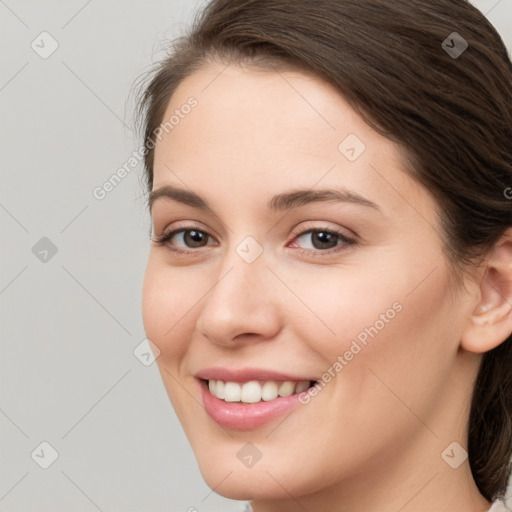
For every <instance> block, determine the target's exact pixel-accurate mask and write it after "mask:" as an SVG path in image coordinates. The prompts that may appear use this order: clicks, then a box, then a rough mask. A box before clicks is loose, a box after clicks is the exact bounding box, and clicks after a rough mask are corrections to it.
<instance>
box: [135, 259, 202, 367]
mask: <svg viewBox="0 0 512 512" xmlns="http://www.w3.org/2000/svg"><path fill="white" fill-rule="evenodd" d="M201 295H202V294H201V292H200V287H199V286H197V285H194V280H193V277H192V276H190V275H187V273H186V272H180V271H179V270H177V271H172V269H170V268H169V267H165V266H162V265H161V264H159V263H158V261H156V258H152V257H151V256H150V258H149V260H148V264H147V267H146V272H145V275H144V282H143V288H142V320H143V325H144V330H145V332H146V336H147V337H148V338H149V339H150V340H151V341H153V342H154V343H155V344H156V345H157V347H158V348H159V349H160V351H161V357H159V358H158V360H157V361H158V362H161V361H166V363H167V362H169V361H173V362H177V361H179V360H180V359H181V358H182V357H183V355H184V353H185V352H186V349H187V343H188V338H187V335H186V334H185V333H186V332H187V331H188V330H190V328H191V327H190V319H191V317H192V316H193V310H194V308H195V307H196V306H197V305H198V301H199V300H200V298H201Z"/></svg>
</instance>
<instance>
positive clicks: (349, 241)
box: [152, 226, 357, 257]
mask: <svg viewBox="0 0 512 512" xmlns="http://www.w3.org/2000/svg"><path fill="white" fill-rule="evenodd" d="M186 231H198V232H200V233H203V234H204V235H206V236H208V237H211V235H209V234H208V233H207V232H206V231H204V230H202V229H198V228H196V227H194V226H189V227H181V228H178V229H174V230H171V231H169V232H164V233H162V235H160V236H155V237H153V238H152V241H153V242H155V243H156V244H157V245H158V246H165V247H166V248H167V249H168V250H169V251H171V252H173V253H176V254H193V253H197V249H188V250H187V249H183V248H178V247H172V246H170V245H167V242H169V241H170V240H171V239H172V238H173V237H174V236H175V235H177V234H178V233H182V232H186ZM316 232H321V233H327V234H330V235H334V236H336V237H338V239H339V241H340V242H342V243H341V244H339V245H336V246H334V247H332V248H330V249H325V250H322V249H304V248H301V247H298V248H296V249H295V250H297V251H299V253H300V254H302V255H304V256H315V257H322V256H327V255H331V254H333V253H337V252H341V251H342V250H346V249H347V248H348V247H352V246H356V245H357V241H356V240H355V239H353V238H350V237H348V236H346V235H344V234H343V233H340V232H339V231H336V230H335V229H329V228H309V229H303V230H302V231H299V230H297V231H293V232H292V233H293V235H294V238H293V240H295V239H297V238H299V237H300V236H302V235H305V234H307V233H316ZM198 249H199V248H198ZM200 249H203V247H200Z"/></svg>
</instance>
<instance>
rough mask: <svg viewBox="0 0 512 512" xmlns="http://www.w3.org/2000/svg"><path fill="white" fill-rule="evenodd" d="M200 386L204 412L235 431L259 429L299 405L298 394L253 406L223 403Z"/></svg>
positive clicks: (205, 385)
mask: <svg viewBox="0 0 512 512" xmlns="http://www.w3.org/2000/svg"><path fill="white" fill-rule="evenodd" d="M200 386H201V396H202V399H203V404H204V408H205V409H206V412H207V413H208V414H209V415H210V417H211V418H212V419H213V420H214V421H215V422H216V423H218V424H219V425H221V426H222V427H225V428H231V429H235V430H252V429H255V428H258V427H261V426H263V425H265V424H267V423H270V422H271V421H273V420H275V419H277V418H279V417H280V416H283V415H284V414H285V413H287V412H288V411H290V410H291V409H293V408H294V407H295V406H297V405H298V404H299V403H300V402H299V400H298V398H299V395H298V394H295V395H291V396H286V397H278V398H275V399H274V400H270V401H268V402H264V401H262V402H257V403H254V404H245V403H242V402H225V401H224V400H221V399H220V398H217V397H216V396H213V395H212V394H211V393H210V391H209V389H208V385H207V383H206V382H205V381H200Z"/></svg>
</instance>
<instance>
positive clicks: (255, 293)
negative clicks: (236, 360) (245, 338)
mask: <svg viewBox="0 0 512 512" xmlns="http://www.w3.org/2000/svg"><path fill="white" fill-rule="evenodd" d="M268 278H269V271H268V269H267V267H266V260H265V257H264V254H263V247H262V246H261V245H260V244H259V243H258V242H256V240H255V239H253V238H252V237H246V239H244V240H242V242H240V243H239V244H238V245H237V246H235V247H233V248H231V249H230V250H229V254H227V255H225V256H224V257H223V262H222V265H221V267H220V271H219V273H218V278H217V280H216V282H215V283H214V284H212V287H211V288H210V291H209V292H208V293H207V294H206V296H205V297H204V302H203V307H202V309H201V312H200V315H199V317H198V320H197V328H198V330H199V331H200V333H201V334H203V335H205V336H206V337H207V338H209V339H210V341H213V342H215V343H229V342H231V341H232V340H233V339H234V338H235V337H237V336H238V335H240V334H249V333H250V334H260V335H262V336H264V337H268V336H271V335H272V333H273V332H275V331H276V329H277V328H278V315H277V311H276V304H275V303H274V301H273V300H272V297H271V295H272V289H271V287H270V286H269V283H268Z"/></svg>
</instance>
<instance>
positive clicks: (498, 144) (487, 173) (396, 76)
mask: <svg viewBox="0 0 512 512" xmlns="http://www.w3.org/2000/svg"><path fill="white" fill-rule="evenodd" d="M453 32H457V33H458V34H460V36H462V38H463V39H464V41H465V42H466V43H467V44H468V47H467V49H466V50H465V51H464V52H463V53H462V54H461V55H457V54H453V53H452V54H450V52H449V50H450V48H455V49H457V48H461V49H463V48H464V47H463V46H461V45H460V44H459V42H458V41H462V40H461V39H457V38H458V36H456V35H453ZM450 38H451V39H450ZM454 38H455V39H454ZM445 40H446V41H447V43H444V44H443V41H445ZM456 42H457V45H456ZM210 60H219V61H222V62H226V63H232V62H236V63H244V62H246V63H249V64H253V65H259V66H264V67H265V66H266V67H270V68H272V67H274V66H276V67H277V68H279V69H285V68H290V69H296V70H302V71H307V72H309V73H313V74H314V75H316V76H318V77H320V78H323V79H324V80H326V81H327V82H329V83H330V84H331V85H333V86H334V87H335V88H336V89H337V90H338V91H339V92H340V94H341V95H342V96H343V97H344V98H345V99H346V100H347V101H348V102H349V103H350V104H351V105H352V107H353V108H354V109H355V110H356V111H357V112H358V113H359V114H360V115H361V116H362V117H363V118H364V119H365V121H366V122H367V123H368V124H369V125H370V126H372V127H373V128H374V129H375V130H377V131H378V132H379V133H381V134H383V135H384V136H386V137H388V138H389V139H391V140H393V141H395V142H397V143H399V144H400V145H401V147H402V148H404V150H405V154H406V155H407V163H408V169H409V172H410V173H411V175H412V176H414V177H415V178H416V179H417V180H418V181H419V182H420V183H422V184H423V185H424V186H425V187H426V188H427V189H428V190H429V191H430V192H431V193H432V194H433V195H434V197H435V198H436V200H437V202H438V204H439V206H440V208H441V221H442V226H443V233H442V236H443V238H444V241H445V249H446V253H447V256H448V260H449V261H450V262H451V263H453V264H454V268H455V270H456V273H457V269H458V270H461V269H462V270H463V269H464V266H465V264H466V265H469V264H474V263H475V261H476V260H478V259H479V258H482V257H484V256H485V254H486V253H487V251H488V250H489V249H490V248H491V247H492V246H493V245H494V244H495V243H496V242H497V240H498V239H499V238H500V236H501V235H503V233H504V232H505V230H506V229H507V228H508V227H510V226H512V203H511V201H510V197H507V195H508V194H507V193H506V191H507V190H509V191H510V187H511V186H512V64H511V62H510V59H509V56H508V54H507V50H506V48H505V45H504V43H503V41H502V40H501V38H500V36H499V35H498V33H497V32H496V30H495V29H494V28H493V26H492V25H491V24H490V23H489V21H487V19H486V18H485V17H484V15H483V14H481V13H480V12H479V11H478V10H477V9H476V8H474V7H473V6H471V4H469V2H467V1H466V0H429V1H428V2H425V1H424V0H294V1H293V2H287V1H283V0H213V1H211V2H210V3H209V4H208V5H207V6H206V7H205V8H204V9H203V10H202V11H201V12H200V13H198V16H197V18H196V20H195V23H194V25H193V26H192V27H191V29H190V31H189V33H188V34H187V35H186V36H185V37H182V38H180V39H178V40H177V41H176V42H174V44H173V46H172V51H171V53H170V55H169V56H168V57H167V58H166V59H165V60H164V61H163V62H161V63H160V64H159V65H158V66H157V68H156V69H155V70H154V71H153V73H152V74H151V75H150V81H149V83H145V84H143V91H142V95H141V97H140V102H139V110H138V114H139V119H140V120H141V122H142V127H143V132H144V142H145V147H146V148H147V152H146V154H145V169H146V181H147V186H148V190H151V188H152V185H153V157H154V151H153V147H154V145H155V141H154V137H155V130H157V128H158V126H159V125H160V123H161V122H162V121H163V116H164V113H165V110H166V107H167V105H168V102H169V99H170V97H171V95H172V94H173V92H174V90H175V89H176V87H177V86H178V85H179V84H180V83H181V82H182V81H183V80H184V79H185V78H186V77H187V76H189V75H190V74H192V73H193V72H194V71H195V70H197V69H198V68H200V67H201V66H203V65H205V63H207V62H208V61H210ZM511 363H512V336H509V338H508V339H507V340H506V341H505V340H504V343H502V344H501V345H499V346H498V347H497V348H495V349H494V350H491V351H490V352H487V353H486V354H485V355H484V357H483V359H482V363H481V367H480V370H479V374H478V378H477V381H476V384H475V388H474V392H473V398H472V405H471V411H470V417H469V425H468V452H469V462H470V467H471V471H472V474H473V477H474V479H475V482H476V484H477V486H478V488H479V490H480V492H481V494H482V495H483V496H484V497H485V498H486V499H487V500H489V501H492V500H494V499H497V498H501V497H503V496H504V493H505V491H506V487H507V481H508V478H509V476H510V472H511V455H512V371H511V369H512V364H511Z"/></svg>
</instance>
